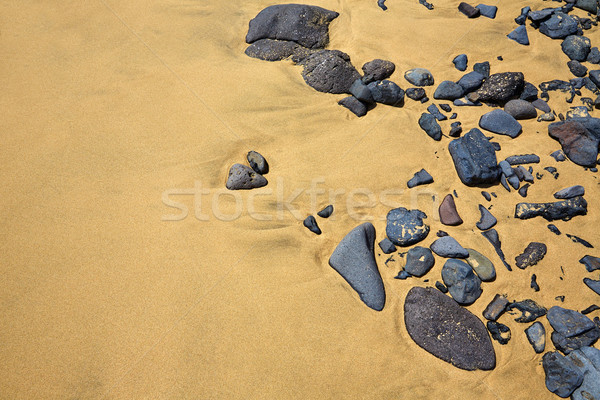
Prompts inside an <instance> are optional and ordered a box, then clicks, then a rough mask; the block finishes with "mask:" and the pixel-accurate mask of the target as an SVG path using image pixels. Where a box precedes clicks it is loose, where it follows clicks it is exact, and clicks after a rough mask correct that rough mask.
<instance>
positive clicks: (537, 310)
mask: <svg viewBox="0 0 600 400" xmlns="http://www.w3.org/2000/svg"><path fill="white" fill-rule="evenodd" d="M508 309H509V310H511V311H512V310H514V309H517V310H518V311H520V312H521V315H520V316H519V317H517V318H515V321H517V322H521V323H528V322H533V321H535V320H536V319H538V318H539V317H543V316H544V315H546V312H547V311H548V310H546V308H544V307H542V306H540V305H539V304H538V303H536V302H535V301H533V300H530V299H527V300H523V301H517V302H514V303H510V304H509V305H508Z"/></svg>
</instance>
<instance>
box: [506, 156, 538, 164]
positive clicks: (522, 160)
mask: <svg viewBox="0 0 600 400" xmlns="http://www.w3.org/2000/svg"><path fill="white" fill-rule="evenodd" d="M506 162H507V163H509V164H510V165H520V164H537V163H539V162H540V156H538V155H536V154H521V155H515V156H508V157H506Z"/></svg>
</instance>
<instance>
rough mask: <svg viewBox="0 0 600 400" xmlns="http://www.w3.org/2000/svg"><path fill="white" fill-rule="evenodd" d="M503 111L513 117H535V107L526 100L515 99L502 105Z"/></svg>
mask: <svg viewBox="0 0 600 400" xmlns="http://www.w3.org/2000/svg"><path fill="white" fill-rule="evenodd" d="M504 111H506V112H507V113H508V114H510V115H511V116H512V117H513V118H514V119H532V118H535V117H537V111H536V110H535V107H534V106H533V105H532V104H531V103H530V102H528V101H525V100H520V99H515V100H510V101H509V102H507V103H506V104H505V105H504Z"/></svg>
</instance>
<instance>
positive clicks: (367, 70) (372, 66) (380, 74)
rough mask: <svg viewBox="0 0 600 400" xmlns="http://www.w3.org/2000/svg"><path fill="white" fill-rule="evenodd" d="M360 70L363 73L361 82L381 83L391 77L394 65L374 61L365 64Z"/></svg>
mask: <svg viewBox="0 0 600 400" xmlns="http://www.w3.org/2000/svg"><path fill="white" fill-rule="evenodd" d="M362 70H363V72H364V76H363V77H362V81H363V82H364V83H367V84H368V83H371V82H375V81H382V80H384V79H387V78H389V77H390V76H392V74H393V73H394V71H395V70H396V65H394V63H393V62H391V61H387V60H380V59H375V60H373V61H369V62H368V63H365V65H363V66H362Z"/></svg>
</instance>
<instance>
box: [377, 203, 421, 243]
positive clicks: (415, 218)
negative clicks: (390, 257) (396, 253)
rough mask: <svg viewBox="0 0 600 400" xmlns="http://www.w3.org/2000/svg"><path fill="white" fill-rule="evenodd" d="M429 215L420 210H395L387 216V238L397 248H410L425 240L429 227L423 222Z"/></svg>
mask: <svg viewBox="0 0 600 400" xmlns="http://www.w3.org/2000/svg"><path fill="white" fill-rule="evenodd" d="M425 218H427V215H426V214H425V213H424V212H423V211H420V210H407V209H406V208H404V207H399V208H394V209H393V210H391V211H390V212H388V214H387V225H386V233H387V237H388V238H389V239H390V240H391V241H392V243H394V244H395V245H397V246H402V247H406V246H410V245H413V244H415V243H418V242H420V241H421V240H423V239H425V238H426V237H427V235H428V234H429V225H427V224H425V222H423V220H424V219H425Z"/></svg>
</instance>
